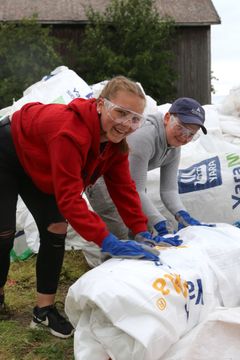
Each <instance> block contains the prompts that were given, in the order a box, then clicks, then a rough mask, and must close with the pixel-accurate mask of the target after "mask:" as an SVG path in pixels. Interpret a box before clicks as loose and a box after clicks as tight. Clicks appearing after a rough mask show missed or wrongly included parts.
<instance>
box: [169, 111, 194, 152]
mask: <svg viewBox="0 0 240 360" xmlns="http://www.w3.org/2000/svg"><path fill="white" fill-rule="evenodd" d="M164 125H165V131H166V138H167V143H168V145H170V146H173V147H178V146H182V145H185V144H187V143H189V142H190V141H191V140H196V138H197V137H198V136H199V133H198V131H199V129H200V126H199V125H195V124H184V123H182V122H181V121H180V120H179V119H178V118H177V117H176V116H174V115H171V114H170V113H169V112H168V113H166V114H165V116H164Z"/></svg>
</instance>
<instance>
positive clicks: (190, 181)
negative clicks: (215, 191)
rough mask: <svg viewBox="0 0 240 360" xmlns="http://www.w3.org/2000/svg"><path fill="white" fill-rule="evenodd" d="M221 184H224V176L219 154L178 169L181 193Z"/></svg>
mask: <svg viewBox="0 0 240 360" xmlns="http://www.w3.org/2000/svg"><path fill="white" fill-rule="evenodd" d="M219 185H222V176H221V166H220V161H219V158H218V156H215V157H213V158H211V159H206V160H203V161H201V162H199V163H197V164H194V165H192V166H190V167H189V168H187V169H179V171H178V188H179V193H180V194H183V193H188V192H192V191H199V190H204V189H209V188H212V187H215V186H219Z"/></svg>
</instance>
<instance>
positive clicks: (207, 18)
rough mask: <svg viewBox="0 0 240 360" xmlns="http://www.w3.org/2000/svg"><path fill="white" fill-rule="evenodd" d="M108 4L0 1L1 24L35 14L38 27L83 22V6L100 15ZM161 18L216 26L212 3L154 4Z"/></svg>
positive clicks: (159, 0) (179, 0)
mask: <svg viewBox="0 0 240 360" xmlns="http://www.w3.org/2000/svg"><path fill="white" fill-rule="evenodd" d="M108 3H109V0H57V1H53V0H1V1H0V21H18V20H21V19H22V18H29V17H31V16H32V15H33V14H37V16H38V20H39V22H41V23H49V24H54V23H79V22H86V21H87V17H86V15H85V10H84V8H85V6H88V5H92V6H93V8H94V9H95V10H97V11H103V10H104V9H105V7H106V5H107V4H108ZM155 4H156V7H157V9H158V11H159V13H160V15H161V16H165V15H169V16H171V17H172V18H173V19H174V20H175V21H176V23H177V24H179V25H199V26H200V25H211V24H219V23H220V18H219V15H218V13H217V12H216V9H215V8H214V6H213V4H212V1H211V0H191V1H189V0H156V2H155Z"/></svg>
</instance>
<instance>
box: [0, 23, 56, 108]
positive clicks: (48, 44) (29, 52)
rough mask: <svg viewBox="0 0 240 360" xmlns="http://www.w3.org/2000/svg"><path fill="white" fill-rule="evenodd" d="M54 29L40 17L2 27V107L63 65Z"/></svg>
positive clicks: (0, 105)
mask: <svg viewBox="0 0 240 360" xmlns="http://www.w3.org/2000/svg"><path fill="white" fill-rule="evenodd" d="M50 30H51V28H50V27H45V28H44V27H42V26H41V25H40V24H38V23H37V20H36V17H35V18H32V19H28V20H27V19H26V20H22V21H21V22H20V23H1V24H0V108H3V107H6V106H10V105H12V102H13V99H18V98H20V97H21V96H22V92H23V90H24V89H26V88H27V87H28V86H30V85H32V84H33V83H35V82H36V81H39V80H40V79H41V78H42V77H43V76H44V75H46V74H48V73H49V72H50V71H52V70H53V69H54V68H55V67H56V66H59V65H60V64H61V63H62V62H61V57H60V55H58V53H57V50H56V47H57V45H58V42H57V40H56V38H54V37H52V36H50Z"/></svg>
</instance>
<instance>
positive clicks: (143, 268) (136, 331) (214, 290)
mask: <svg viewBox="0 0 240 360" xmlns="http://www.w3.org/2000/svg"><path fill="white" fill-rule="evenodd" d="M179 233H180V236H181V238H182V239H183V240H184V243H183V245H182V246H180V247H178V248H175V247H171V248H164V249H162V251H161V254H160V258H161V260H162V262H163V265H161V266H156V265H155V264H154V263H153V262H149V261H143V260H120V259H111V260H108V261H107V262H105V263H104V264H102V265H100V266H98V267H97V268H95V269H93V270H91V271H89V272H88V273H86V274H84V275H83V276H82V277H81V278H80V279H79V280H78V281H77V282H75V283H74V284H73V285H72V286H71V287H70V289H69V291H68V294H67V297H66V304H65V311H66V313H67V315H68V316H69V318H70V320H71V322H72V323H73V324H74V326H76V331H75V335H74V353H75V359H76V360H80V359H81V360H88V359H94V360H95V359H96V360H97V359H98V360H107V359H108V357H111V359H112V360H126V359H128V360H160V359H162V356H164V355H166V354H167V352H168V350H169V349H170V347H171V346H172V345H173V344H174V343H177V342H178V341H179V340H180V339H181V338H182V337H183V336H184V335H185V334H187V332H188V331H190V330H191V329H193V328H194V327H195V326H197V325H198V324H199V323H201V322H203V321H204V320H206V319H207V318H208V316H209V315H210V314H211V313H212V312H213V311H214V310H215V309H216V307H218V306H230V307H234V306H239V305H240V294H239V292H238V291H237V290H236V289H238V288H239V286H240V271H239V270H240V230H239V229H238V228H235V227H233V226H231V225H227V224H221V225H220V224H219V225H218V227H216V228H209V227H188V228H186V229H183V230H181V231H180V232H179ZM186 284H188V291H187V286H186ZM206 346H207V344H206ZM97 351H98V353H96V352H97ZM210 351H211V349H209V352H210ZM166 356H167V355H166ZM164 359H167V357H166V358H164ZM172 359H174V358H172ZM181 360H182V359H181Z"/></svg>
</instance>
